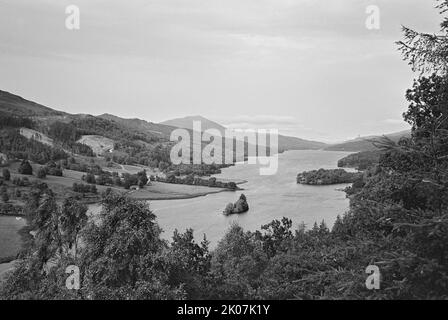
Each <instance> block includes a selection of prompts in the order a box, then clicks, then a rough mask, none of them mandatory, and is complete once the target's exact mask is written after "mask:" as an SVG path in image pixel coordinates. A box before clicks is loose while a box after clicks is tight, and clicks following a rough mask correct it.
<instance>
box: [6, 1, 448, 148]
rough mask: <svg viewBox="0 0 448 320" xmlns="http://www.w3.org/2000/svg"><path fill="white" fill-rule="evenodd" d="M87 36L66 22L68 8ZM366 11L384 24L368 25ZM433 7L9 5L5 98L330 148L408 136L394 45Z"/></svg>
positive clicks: (432, 16)
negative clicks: (263, 133)
mask: <svg viewBox="0 0 448 320" xmlns="http://www.w3.org/2000/svg"><path fill="white" fill-rule="evenodd" d="M69 4H74V5H77V6H79V8H80V10H81V29H80V30H79V31H69V30H67V29H66V27H65V19H66V14H65V7H66V6H67V5H69ZM368 5H377V6H378V7H379V8H380V9H381V29H380V30H378V31H369V30H368V29H367V28H366V27H365V20H366V18H367V14H366V13H365V10H366V7H367V6H368ZM434 5H435V2H434V1H432V0H376V1H375V0H366V1H364V0H325V1H324V0H219V1H218V0H127V1H123V0H120V1H119V0H70V1H65V0H51V1H50V0H8V1H5V0H0V90H6V91H10V92H12V93H15V94H19V95H21V96H23V97H25V98H28V99H31V100H35V101H37V102H40V103H42V104H44V105H47V106H49V107H53V108H56V109H60V110H64V111H67V112H70V113H89V114H94V115H98V114H102V113H111V114H116V115H118V116H122V117H127V118H133V117H138V118H141V119H145V120H148V121H152V122H161V121H163V120H168V119H170V118H175V117H181V116H186V115H202V116H205V117H207V118H210V119H211V120H214V121H218V122H220V123H222V124H224V125H227V126H231V127H235V128H247V127H250V128H257V127H259V128H279V129H280V131H281V132H282V133H285V134H289V135H295V136H299V137H302V138H308V139H317V140H323V141H338V140H343V139H346V138H353V137H356V136H358V135H370V134H381V133H388V132H394V131H399V130H403V129H406V128H407V125H406V124H405V123H404V122H403V121H402V120H401V114H402V113H403V111H404V110H405V109H406V106H407V105H406V101H405V99H404V93H405V90H406V88H408V87H410V85H411V84H412V79H413V77H414V75H413V74H412V73H411V71H410V68H409V67H408V66H407V64H406V63H405V62H403V61H402V60H401V56H400V54H399V53H398V52H397V50H396V45H395V44H394V41H397V40H400V39H401V32H400V27H401V25H402V24H403V25H407V26H410V27H414V28H417V29H419V30H422V31H427V32H436V31H438V29H439V21H440V17H439V16H438V13H437V10H435V9H434Z"/></svg>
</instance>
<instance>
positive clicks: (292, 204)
mask: <svg viewBox="0 0 448 320" xmlns="http://www.w3.org/2000/svg"><path fill="white" fill-rule="evenodd" d="M348 154H349V153H347V152H327V151H288V152H286V153H283V154H281V155H279V169H278V172H277V174H276V175H273V176H260V175H259V168H258V166H256V165H248V164H241V165H236V166H234V167H230V168H226V169H224V170H223V171H222V174H219V175H216V177H219V178H225V179H230V180H232V179H235V180H246V181H247V183H245V184H242V185H240V186H241V187H242V188H244V189H245V190H244V191H238V192H224V193H218V194H211V195H208V196H205V197H200V198H195V199H188V200H161V201H151V202H150V206H151V209H152V210H153V211H154V213H155V214H156V215H157V220H158V222H159V224H160V226H161V227H162V228H163V230H164V231H165V232H164V234H163V237H164V238H166V239H171V236H172V234H173V231H174V230H175V229H179V230H182V231H183V230H185V229H187V228H192V229H194V231H195V236H196V238H197V240H201V239H202V237H203V234H206V235H207V239H208V240H209V241H211V247H214V246H216V244H217V242H218V241H219V240H220V239H221V238H222V237H223V235H224V234H225V232H226V230H227V229H228V228H229V226H230V225H231V224H232V223H233V222H237V223H238V224H239V225H241V226H242V227H243V228H244V229H246V230H252V231H254V230H257V229H260V226H261V225H263V224H266V223H269V222H271V221H272V220H273V219H281V218H282V217H288V218H290V219H292V220H293V223H294V225H295V226H297V225H298V224H299V223H301V222H305V224H306V225H307V226H312V225H313V224H314V222H315V221H317V222H320V221H322V220H325V221H326V222H327V224H328V225H329V226H332V224H333V222H334V221H335V219H336V217H337V215H342V214H343V213H344V212H345V211H346V210H347V209H348V204H349V203H348V200H347V199H346V197H345V193H344V192H341V191H338V189H341V188H345V187H346V186H348V185H332V186H304V185H299V184H297V183H296V176H297V174H298V173H300V172H302V171H307V170H314V169H319V168H325V169H334V168H337V161H338V160H339V159H341V158H343V157H345V156H346V155H348ZM241 193H244V194H245V195H246V197H247V200H248V203H249V206H250V210H249V212H247V213H245V214H242V215H234V216H230V217H226V216H224V215H223V214H222V211H223V210H224V208H225V206H226V205H227V204H228V203H229V202H235V201H236V200H238V198H239V196H240V194H241Z"/></svg>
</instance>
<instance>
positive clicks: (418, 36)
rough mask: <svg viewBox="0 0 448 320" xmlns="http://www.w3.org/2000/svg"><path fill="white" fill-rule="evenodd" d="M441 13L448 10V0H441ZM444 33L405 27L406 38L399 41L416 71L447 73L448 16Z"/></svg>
mask: <svg viewBox="0 0 448 320" xmlns="http://www.w3.org/2000/svg"><path fill="white" fill-rule="evenodd" d="M438 8H439V9H440V12H441V13H445V12H446V11H447V10H448V0H440V1H439V6H438ZM441 32H442V34H438V35H437V34H429V33H423V32H418V31H415V30H412V29H410V28H408V27H403V33H404V40H402V41H399V42H397V44H398V45H399V48H400V50H401V52H402V54H403V57H404V59H405V60H407V61H408V62H409V65H411V66H412V69H413V70H414V71H420V72H426V73H434V72H435V73H439V74H446V72H447V71H448V18H444V19H443V21H442V23H441Z"/></svg>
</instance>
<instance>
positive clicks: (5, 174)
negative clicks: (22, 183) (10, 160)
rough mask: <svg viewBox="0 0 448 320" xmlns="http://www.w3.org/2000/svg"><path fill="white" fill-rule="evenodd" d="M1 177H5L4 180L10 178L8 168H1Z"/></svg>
mask: <svg viewBox="0 0 448 320" xmlns="http://www.w3.org/2000/svg"><path fill="white" fill-rule="evenodd" d="M3 179H5V181H9V180H11V173H10V172H9V170H8V169H3Z"/></svg>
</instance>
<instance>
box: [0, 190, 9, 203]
mask: <svg viewBox="0 0 448 320" xmlns="http://www.w3.org/2000/svg"><path fill="white" fill-rule="evenodd" d="M0 194H1V196H2V201H3V202H4V203H8V202H9V195H8V190H7V189H6V187H5V186H2V187H1V189H0Z"/></svg>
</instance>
